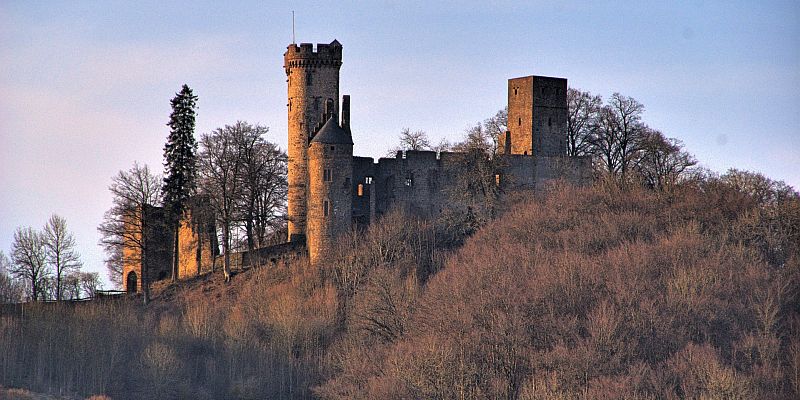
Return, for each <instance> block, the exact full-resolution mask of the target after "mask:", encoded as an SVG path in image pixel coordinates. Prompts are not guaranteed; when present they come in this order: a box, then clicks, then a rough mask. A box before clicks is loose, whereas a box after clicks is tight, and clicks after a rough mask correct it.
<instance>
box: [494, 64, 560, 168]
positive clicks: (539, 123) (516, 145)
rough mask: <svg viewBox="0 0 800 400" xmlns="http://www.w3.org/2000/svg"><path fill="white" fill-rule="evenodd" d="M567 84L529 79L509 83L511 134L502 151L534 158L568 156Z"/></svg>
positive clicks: (543, 78)
mask: <svg viewBox="0 0 800 400" xmlns="http://www.w3.org/2000/svg"><path fill="white" fill-rule="evenodd" d="M566 135H567V80H566V79H564V78H551V77H546V76H526V77H522V78H512V79H509V80H508V132H506V134H505V137H502V136H501V137H500V138H499V141H498V144H499V145H500V146H499V148H500V149H501V151H503V152H505V153H508V154H523V155H534V156H548V157H550V156H563V155H566V142H567V137H566Z"/></svg>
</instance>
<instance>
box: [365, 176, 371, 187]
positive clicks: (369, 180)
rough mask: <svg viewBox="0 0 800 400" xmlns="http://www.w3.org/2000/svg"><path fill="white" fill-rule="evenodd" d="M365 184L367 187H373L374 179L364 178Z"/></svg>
mask: <svg viewBox="0 0 800 400" xmlns="http://www.w3.org/2000/svg"><path fill="white" fill-rule="evenodd" d="M364 183H366V184H367V185H372V177H371V176H365V177H364Z"/></svg>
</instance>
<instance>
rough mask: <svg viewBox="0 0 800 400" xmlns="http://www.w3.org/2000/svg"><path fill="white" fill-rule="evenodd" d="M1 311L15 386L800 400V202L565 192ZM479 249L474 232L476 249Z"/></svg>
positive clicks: (237, 394) (132, 392) (119, 394)
mask: <svg viewBox="0 0 800 400" xmlns="http://www.w3.org/2000/svg"><path fill="white" fill-rule="evenodd" d="M509 198H517V199H519V200H517V201H514V202H510V201H507V202H505V203H504V206H503V210H500V211H498V213H497V215H498V216H497V218H496V220H494V221H492V222H491V223H488V224H486V225H485V226H483V227H482V228H480V229H479V230H477V232H475V233H474V234H472V235H471V236H469V237H468V238H466V240H465V241H463V242H462V239H463V238H464V236H463V235H464V234H469V233H470V229H472V228H471V227H474V226H476V225H475V224H474V221H472V220H470V219H469V218H461V219H459V218H456V217H452V216H451V218H443V219H441V220H438V221H421V220H416V219H414V218H412V217H410V216H408V215H404V214H402V213H395V214H391V215H389V216H386V217H385V219H384V220H383V222H384V223H383V224H380V225H377V226H374V227H372V228H371V229H370V231H369V232H367V234H361V235H354V236H347V237H344V238H341V239H340V244H341V246H340V250H339V251H338V252H337V254H335V255H332V256H331V257H330V261H329V262H327V263H326V264H325V265H324V266H322V267H321V268H312V267H310V266H309V265H308V264H307V263H305V262H303V261H296V262H294V263H292V264H284V265H278V266H277V267H271V268H267V267H262V268H256V269H253V270H249V271H245V272H242V273H240V274H238V275H236V276H235V277H234V278H233V281H232V282H231V283H230V284H228V285H226V284H224V282H223V280H222V276H221V275H209V276H204V277H200V278H196V279H193V280H190V281H186V282H181V283H180V284H178V285H169V284H165V286H164V287H157V288H155V290H154V293H155V296H154V300H153V302H152V303H151V304H150V305H148V306H147V307H143V306H142V305H141V304H140V302H139V301H138V300H137V299H130V300H122V301H108V302H95V303H93V304H81V305H77V306H55V307H45V306H32V307H29V308H28V309H27V310H26V311H25V315H24V316H23V315H4V316H3V317H2V324H0V346H2V349H0V384H2V385H4V386H6V387H24V388H28V389H31V390H34V391H37V392H42V393H47V392H53V388H59V389H60V390H61V391H62V392H65V393H74V394H77V395H80V396H88V395H91V394H106V395H108V396H110V397H112V398H113V399H125V398H137V399H139V398H200V399H202V398H209V399H210V398H311V397H317V398H325V399H352V398H355V399H358V398H362V399H374V398H382V399H401V398H441V399H444V398H466V399H480V398H512V399H572V398H639V399H650V398H652V399H655V398H668V399H669V398H741V399H748V398H774V399H788V398H794V396H796V394H797V393H798V384H800V376H799V375H798V371H800V341H798V337H799V336H800V335H798V326H800V319H798V315H800V314H799V313H800V301H799V300H798V282H800V272H799V266H798V260H799V258H798V253H800V250H799V249H798V245H799V244H800V233H798V231H799V230H800V228H799V227H800V202H798V199H797V197H796V195H794V194H791V195H788V196H787V195H785V193H783V194H781V193H777V192H775V191H769V190H767V192H764V191H758V192H754V191H752V190H747V188H743V187H737V186H736V185H732V184H729V183H724V182H719V181H713V180H709V181H703V182H696V183H689V184H685V185H683V186H680V187H677V188H675V189H674V190H673V191H670V192H652V191H647V190H643V189H638V188H628V189H621V188H617V187H615V186H613V185H609V186H603V185H598V186H596V187H592V188H582V189H581V188H572V187H568V186H555V187H553V188H552V189H551V190H549V191H548V192H547V193H545V194H542V195H538V196H535V197H534V196H532V195H530V194H527V193H524V194H519V195H516V196H515V195H511V194H509ZM462 243H463V244H462Z"/></svg>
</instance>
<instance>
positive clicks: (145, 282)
mask: <svg viewBox="0 0 800 400" xmlns="http://www.w3.org/2000/svg"><path fill="white" fill-rule="evenodd" d="M144 213H145V211H144V206H142V210H141V219H142V220H141V224H140V225H141V227H142V228H141V229H142V230H141V232H140V236H139V240H140V244H139V253H140V254H139V262H140V263H141V264H142V265H141V274H142V276H140V277H139V280H141V282H142V301H143V302H144V305H147V303H149V302H150V277H149V276H148V271H147V244H146V243H147V242H146V240H147V237H146V236H145V235H146V234H147V233H146V232H147V228H146V226H145V224H146V221H147V218H146V217H145V215H144ZM122 279H126V277H124V276H123V277H122ZM134 289H135V288H134Z"/></svg>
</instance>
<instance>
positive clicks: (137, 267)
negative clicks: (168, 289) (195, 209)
mask: <svg viewBox="0 0 800 400" xmlns="http://www.w3.org/2000/svg"><path fill="white" fill-rule="evenodd" d="M143 220H144V227H145V228H144V229H145V232H146V234H145V240H144V242H143V243H144V247H145V254H144V260H145V263H146V269H147V272H148V277H149V281H150V282H151V283H152V282H155V281H156V280H159V279H164V278H165V277H168V276H169V274H170V269H171V265H172V264H171V262H172V258H171V255H172V251H171V250H170V249H172V235H171V234H170V233H169V232H168V230H167V229H165V227H166V225H165V224H164V210H163V209H162V208H161V207H146V208H145V218H144V219H143ZM141 222H142V219H141V218H131V219H130V220H128V221H126V223H125V229H126V231H127V232H128V233H126V235H125V236H126V244H125V246H123V249H122V289H123V290H125V291H135V292H137V293H138V292H141V290H142V264H141V260H142V254H141V251H140V245H139V243H142V241H141V235H140V232H141V227H140V224H141ZM131 272H133V273H135V274H136V288H135V290H130V289H132V288H129V287H128V278H129V276H130V274H131Z"/></svg>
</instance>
